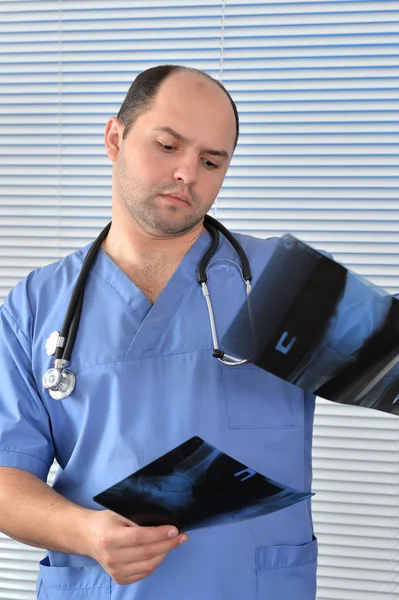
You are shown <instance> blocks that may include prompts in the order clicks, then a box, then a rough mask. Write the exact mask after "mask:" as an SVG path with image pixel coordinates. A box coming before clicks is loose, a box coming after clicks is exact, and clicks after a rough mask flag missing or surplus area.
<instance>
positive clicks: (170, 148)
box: [158, 142, 176, 152]
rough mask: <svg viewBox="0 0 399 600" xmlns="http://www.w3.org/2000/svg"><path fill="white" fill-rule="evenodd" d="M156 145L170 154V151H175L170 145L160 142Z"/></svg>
mask: <svg viewBox="0 0 399 600" xmlns="http://www.w3.org/2000/svg"><path fill="white" fill-rule="evenodd" d="M158 144H159V145H160V146H161V148H163V149H164V150H166V152H170V151H171V150H176V146H171V145H170V144H162V142H158Z"/></svg>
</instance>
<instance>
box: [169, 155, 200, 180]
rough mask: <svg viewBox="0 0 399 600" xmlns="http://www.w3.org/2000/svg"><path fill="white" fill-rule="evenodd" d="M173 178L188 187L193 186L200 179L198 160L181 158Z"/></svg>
mask: <svg viewBox="0 0 399 600" xmlns="http://www.w3.org/2000/svg"><path fill="white" fill-rule="evenodd" d="M173 178H174V179H175V181H178V182H179V183H184V185H186V186H193V185H194V184H196V183H197V179H198V158H197V157H195V158H194V157H188V156H187V155H186V156H184V157H181V159H180V162H179V164H178V165H177V166H176V168H175V170H174V173H173Z"/></svg>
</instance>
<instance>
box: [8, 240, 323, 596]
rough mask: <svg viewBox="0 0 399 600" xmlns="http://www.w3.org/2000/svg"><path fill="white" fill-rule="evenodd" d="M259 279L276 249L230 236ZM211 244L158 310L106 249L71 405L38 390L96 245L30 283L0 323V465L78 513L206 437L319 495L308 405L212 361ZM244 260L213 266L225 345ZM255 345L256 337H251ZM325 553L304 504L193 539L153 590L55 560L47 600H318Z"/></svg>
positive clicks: (48, 562) (268, 378)
mask: <svg viewBox="0 0 399 600" xmlns="http://www.w3.org/2000/svg"><path fill="white" fill-rule="evenodd" d="M237 237H238V239H239V241H240V242H241V243H242V245H243V247H244V249H245V251H246V253H247V255H248V258H249V261H250V264H251V268H252V271H253V276H254V281H255V282H256V279H257V277H258V276H259V274H260V272H261V271H262V269H263V268H264V266H265V264H266V262H267V261H268V259H269V258H270V255H271V253H272V252H273V249H274V248H275V245H276V240H275V239H268V240H260V239H256V238H252V237H249V236H242V235H239V236H237ZM209 243H210V237H209V234H208V232H204V233H203V234H202V235H201V237H200V238H199V239H198V240H197V242H196V243H195V244H194V246H193V247H192V248H191V249H190V250H189V252H188V253H187V255H186V256H185V257H184V259H183V260H182V262H181V264H180V266H179V267H178V269H177V270H176V272H175V273H174V275H173V276H172V278H171V279H170V281H169V282H168V284H167V285H166V287H165V288H164V290H163V291H162V293H161V294H160V296H159V298H158V299H157V301H156V302H155V304H154V305H153V306H152V305H151V303H150V302H149V301H148V299H147V298H146V297H145V296H144V294H143V293H142V292H141V291H140V289H139V288H137V287H136V286H135V285H134V283H133V282H132V281H131V280H130V279H129V278H128V277H127V276H126V275H125V274H124V273H123V272H122V271H121V270H120V269H119V267H117V266H116V265H115V263H114V262H113V261H112V260H111V259H110V258H109V257H108V256H107V254H105V253H104V252H103V251H102V250H100V251H99V253H98V256H97V258H96V261H95V263H94V265H93V267H92V269H91V271H90V273H89V277H88V280H87V283H86V288H85V295H84V303H83V309H82V318H81V321H80V326H79V330H78V334H77V338H76V342H75V346H74V350H73V354H72V357H71V365H70V368H71V370H72V371H73V372H74V373H75V374H76V378H77V384H76V388H75V391H74V392H73V394H72V395H71V396H70V397H69V398H67V399H66V400H63V401H55V400H53V399H52V398H51V397H50V396H49V394H48V392H47V391H46V390H45V389H44V388H43V386H42V382H41V379H42V376H43V373H44V372H45V371H46V370H47V369H48V368H49V367H50V366H51V364H52V357H49V356H47V355H46V352H45V344H46V340H47V338H48V337H49V335H50V333H51V332H52V331H54V330H58V331H59V330H60V328H61V325H62V321H63V318H64V315H65V312H66V309H67V305H68V301H69V299H70V296H71V293H72V290H73V287H74V285H75V282H76V279H77V277H78V274H79V271H80V269H81V267H82V261H83V259H84V256H85V254H86V252H87V250H88V247H86V248H84V249H82V250H79V251H78V252H76V253H74V254H72V255H70V256H68V257H66V258H65V259H63V260H61V261H59V262H57V263H54V264H52V265H48V266H46V267H44V268H42V269H38V270H36V271H34V272H32V273H31V274H30V275H29V276H28V277H27V278H26V279H24V280H23V281H22V282H20V283H19V284H18V285H17V286H16V287H15V288H14V290H13V291H12V292H11V293H10V294H9V296H8V298H7V299H6V301H5V303H4V305H3V307H2V310H1V313H0V331H1V334H0V364H1V373H2V375H1V383H2V385H1V389H0V414H1V415H2V417H1V422H0V465H3V466H11V467H18V468H20V469H24V470H26V471H30V472H31V473H34V474H35V475H37V476H38V477H40V478H41V479H42V480H43V481H46V477H47V474H48V471H49V468H50V466H51V464H52V462H53V459H54V458H56V460H57V462H58V464H59V465H60V468H59V470H58V473H57V476H56V479H55V483H54V489H55V490H56V491H57V492H58V493H60V494H62V495H63V496H64V497H65V498H68V499H70V500H71V501H73V502H76V503H77V504H79V505H81V506H85V507H88V508H93V509H101V508H102V507H100V506H99V505H98V504H96V503H95V502H94V501H93V500H92V498H93V496H95V495H96V494H98V493H99V492H101V491H103V490H104V489H105V488H107V487H109V486H111V485H113V484H114V483H116V482H117V481H119V480H120V479H122V478H124V477H126V476H127V475H129V474H130V473H132V472H133V471H135V470H137V469H139V468H141V467H143V466H144V465H146V464H147V463H149V462H150V461H152V460H154V459H155V458H157V457H158V456H160V455H162V454H164V453H166V452H168V451H169V450H171V449H172V448H174V447H175V446H177V445H178V444H180V443H182V442H183V441H185V440H187V439H188V438H190V437H191V436H194V435H198V436H200V437H202V438H204V439H205V440H207V441H208V442H210V443H211V444H213V445H215V446H217V447H218V448H220V449H221V450H223V451H224V452H226V453H228V454H230V455H232V456H233V457H234V458H236V459H237V460H238V461H240V462H242V463H244V464H246V465H248V466H250V467H251V468H253V469H255V470H257V471H259V472H261V473H263V474H264V475H266V476H268V477H270V478H272V479H275V480H277V481H279V482H281V483H284V484H286V485H288V486H291V487H294V488H297V489H304V490H309V489H310V486H311V438H312V424H313V413H314V397H313V396H311V395H310V394H306V393H305V392H303V391H301V390H300V389H299V388H296V387H294V386H292V385H290V384H287V383H285V382H283V381H281V380H279V379H278V378H276V377H274V376H272V375H270V374H268V373H266V372H264V371H263V370H261V369H259V368H257V367H255V366H253V365H248V364H246V365H242V366H239V367H229V366H225V365H222V364H221V363H220V362H219V361H217V360H216V359H215V358H213V356H212V349H213V347H212V336H211V329H210V324H209V317H208V311H207V307H206V303H205V300H204V298H203V295H202V290H201V287H200V286H199V284H198V282H197V278H196V268H197V263H198V261H199V260H200V258H201V256H202V254H203V252H204V251H205V250H206V248H207V247H208V245H209ZM239 264H240V263H239V259H238V257H237V255H236V253H235V252H234V250H233V249H232V248H231V246H230V244H229V243H228V242H227V241H226V240H225V239H224V238H223V237H222V236H221V241H220V244H219V248H218V250H217V252H216V254H215V256H214V257H213V259H212V261H211V264H210V266H209V268H208V284H209V289H210V293H211V299H212V304H213V308H214V312H215V319H216V327H217V332H218V336H219V339H221V338H222V336H223V334H224V332H225V331H226V328H227V327H228V325H229V324H230V322H231V321H232V319H233V318H234V316H235V314H236V313H237V311H238V309H239V307H240V305H241V304H242V302H243V301H244V299H245V287H244V284H243V281H242V279H241V274H240V267H239ZM248 334H249V335H250V332H248ZM316 555H317V542H316V540H315V539H314V537H313V527H312V519H311V512H310V501H307V502H301V503H299V504H296V505H295V506H292V507H289V508H285V509H283V510H281V511H279V512H276V513H273V514H271V515H267V516H264V517H258V518H256V519H252V520H249V521H244V522H241V523H234V524H230V525H223V526H220V527H213V528H206V529H202V530H197V531H193V532H191V533H190V536H189V541H188V543H186V544H184V545H183V546H181V547H180V548H178V549H176V550H174V551H172V552H170V553H169V554H168V556H167V557H166V559H165V560H164V562H163V563H162V564H161V565H160V566H159V567H158V568H157V569H156V571H155V572H154V573H153V574H152V575H151V576H150V577H148V578H146V579H144V580H142V581H140V582H138V583H134V584H131V585H127V586H121V585H117V584H116V583H115V582H113V581H112V580H111V578H110V577H109V576H108V575H107V573H106V572H105V571H104V570H103V569H102V567H101V566H100V565H98V563H96V562H95V561H94V560H93V559H91V558H90V557H86V556H79V555H69V554H62V553H56V552H48V554H47V557H46V558H45V559H44V560H43V561H42V563H41V565H40V574H39V579H38V598H39V599H43V600H48V599H52V598H57V600H63V599H65V600H66V599H70V598H75V597H77V593H78V594H79V598H80V600H85V599H89V598H90V599H94V598H95V599H96V600H105V599H107V600H109V599H112V600H159V599H160V598H170V599H172V598H173V600H187V599H188V598H189V599H190V600H224V599H226V600H233V599H234V600H288V599H293V598H295V600H313V599H314V598H315V595H316Z"/></svg>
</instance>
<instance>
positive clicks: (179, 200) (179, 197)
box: [160, 193, 190, 206]
mask: <svg viewBox="0 0 399 600" xmlns="http://www.w3.org/2000/svg"><path fill="white" fill-rule="evenodd" d="M160 195H161V196H162V197H163V198H166V199H167V200H168V201H169V202H172V203H173V204H179V205H184V204H186V205H188V206H190V199H189V197H188V196H185V195H184V194H176V193H171V194H160Z"/></svg>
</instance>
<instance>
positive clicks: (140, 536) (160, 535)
mask: <svg viewBox="0 0 399 600" xmlns="http://www.w3.org/2000/svg"><path fill="white" fill-rule="evenodd" d="M129 533H130V534H131V535H132V536H134V541H135V543H136V544H152V543H153V542H160V541H164V540H170V539H173V538H176V537H177V536H178V535H179V530H178V529H177V527H174V526H173V525H161V526H160V527H137V528H134V529H131V530H130V531H129Z"/></svg>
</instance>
